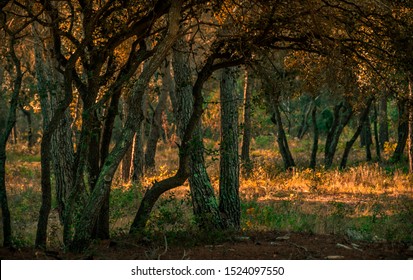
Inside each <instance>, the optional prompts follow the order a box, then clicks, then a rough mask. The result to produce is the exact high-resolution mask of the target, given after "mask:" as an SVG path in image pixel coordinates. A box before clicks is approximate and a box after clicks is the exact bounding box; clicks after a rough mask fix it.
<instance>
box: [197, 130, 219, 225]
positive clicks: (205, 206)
mask: <svg viewBox="0 0 413 280" xmlns="http://www.w3.org/2000/svg"><path fill="white" fill-rule="evenodd" d="M191 145H192V147H191V150H192V152H191V160H190V161H191V162H190V172H191V175H190V176H189V186H190V190H191V198H192V206H193V212H194V216H195V220H196V223H197V225H198V226H199V228H201V229H203V230H215V229H220V228H222V227H223V225H222V222H221V219H220V213H219V209H218V202H217V200H216V198H215V194H214V189H213V188H212V184H211V181H210V180H209V176H208V173H207V170H206V168H205V161H204V145H203V142H202V129H201V127H200V124H199V125H198V127H197V128H196V130H195V131H194V136H193V138H192V141H191Z"/></svg>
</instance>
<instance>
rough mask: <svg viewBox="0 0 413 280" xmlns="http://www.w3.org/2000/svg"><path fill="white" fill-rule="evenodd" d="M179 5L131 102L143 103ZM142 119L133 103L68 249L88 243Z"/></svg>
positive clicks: (174, 28) (171, 37) (171, 38)
mask: <svg viewBox="0 0 413 280" xmlns="http://www.w3.org/2000/svg"><path fill="white" fill-rule="evenodd" d="M181 5H182V1H174V2H173V3H172V4H171V7H170V10H169V15H168V20H169V27H168V31H167V34H166V35H165V37H164V39H163V40H162V41H161V42H160V43H159V45H158V47H157V49H156V52H155V53H154V54H153V56H152V57H151V59H150V61H149V65H148V66H147V67H146V68H145V69H144V70H143V71H142V73H141V74H140V76H139V78H138V80H137V81H136V83H135V85H134V89H133V92H132V96H131V104H142V99H143V95H144V92H145V89H146V87H147V85H148V83H149V81H150V78H151V77H152V75H153V74H154V73H155V71H156V69H158V67H159V66H160V65H161V63H162V61H163V60H164V59H165V57H166V55H167V53H168V51H169V50H170V49H171V47H172V45H173V44H174V42H175V41H176V39H177V37H178V32H179V22H180V18H181V14H180V10H181ZM142 120H143V112H142V108H141V106H132V107H131V108H130V114H129V115H128V117H127V120H126V124H125V127H124V129H123V130H122V134H121V136H120V139H119V141H118V142H117V143H116V145H115V147H114V148H113V149H112V151H111V153H110V154H109V155H108V157H107V159H106V160H105V162H104V164H103V165H102V168H101V172H100V174H99V177H98V180H97V182H96V186H95V188H94V189H93V191H92V193H91V195H90V197H89V199H88V202H87V204H86V206H85V208H84V209H83V211H82V212H81V214H80V217H79V220H78V222H77V223H76V226H75V234H74V237H73V241H72V243H71V246H70V248H71V250H73V251H82V250H84V249H85V248H86V247H87V246H88V245H89V244H90V242H91V238H92V233H93V228H94V225H95V223H96V221H97V219H98V217H99V212H100V209H101V208H102V205H103V204H104V201H105V198H106V197H107V195H108V194H109V191H110V188H111V182H112V178H113V176H114V174H115V172H116V170H117V168H118V166H119V164H120V162H121V160H122V158H123V157H124V155H125V153H126V152H127V150H128V149H129V147H130V145H131V144H132V140H133V136H134V135H135V132H136V130H137V128H138V127H139V125H140V123H141V122H142ZM138 212H139V211H138Z"/></svg>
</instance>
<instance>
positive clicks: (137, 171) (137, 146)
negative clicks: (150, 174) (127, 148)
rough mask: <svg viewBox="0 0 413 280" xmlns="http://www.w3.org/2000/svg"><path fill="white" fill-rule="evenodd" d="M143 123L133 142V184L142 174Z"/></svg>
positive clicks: (143, 165)
mask: <svg viewBox="0 0 413 280" xmlns="http://www.w3.org/2000/svg"><path fill="white" fill-rule="evenodd" d="M144 125H145V124H144V122H142V123H141V124H140V125H139V126H138V128H137V130H136V134H135V138H134V140H133V141H134V142H133V173H132V180H133V182H139V181H140V180H141V179H142V177H143V174H144V170H145V169H144V167H145V163H144V158H145V157H144V151H143V141H144V130H145V128H144Z"/></svg>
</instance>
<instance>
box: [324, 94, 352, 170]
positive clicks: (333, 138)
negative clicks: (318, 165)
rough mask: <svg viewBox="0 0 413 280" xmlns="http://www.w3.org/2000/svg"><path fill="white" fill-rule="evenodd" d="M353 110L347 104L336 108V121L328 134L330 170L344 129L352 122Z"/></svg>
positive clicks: (326, 151) (327, 157)
mask: <svg viewBox="0 0 413 280" xmlns="http://www.w3.org/2000/svg"><path fill="white" fill-rule="evenodd" d="M352 114H353V110H352V108H351V107H350V105H349V104H348V103H347V102H341V103H340V104H338V105H337V106H335V108H334V119H333V124H332V126H331V128H330V131H329V132H328V134H327V139H326V145H325V158H324V165H325V168H327V169H328V168H330V167H331V166H332V164H333V160H334V155H335V153H336V149H337V145H338V141H339V139H340V136H341V133H342V132H343V129H344V127H345V126H346V125H347V124H348V122H349V121H350V118H351V116H352Z"/></svg>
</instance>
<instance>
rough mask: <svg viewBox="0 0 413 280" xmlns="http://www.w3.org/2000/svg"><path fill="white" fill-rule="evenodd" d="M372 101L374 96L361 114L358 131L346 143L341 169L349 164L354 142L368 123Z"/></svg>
mask: <svg viewBox="0 0 413 280" xmlns="http://www.w3.org/2000/svg"><path fill="white" fill-rule="evenodd" d="M372 101H373V99H372V98H370V99H369V100H368V102H367V104H366V108H365V109H364V110H363V111H362V112H361V114H360V119H359V125H358V126H357V129H356V132H354V134H353V137H351V139H350V140H349V141H347V143H346V147H345V149H344V153H343V157H342V159H341V163H340V169H344V168H346V166H347V159H348V156H349V154H350V151H351V148H352V147H353V144H354V142H355V141H356V140H357V138H358V137H359V135H360V133H361V132H362V130H363V126H365V125H366V120H367V119H368V116H369V112H370V106H371V103H372Z"/></svg>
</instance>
